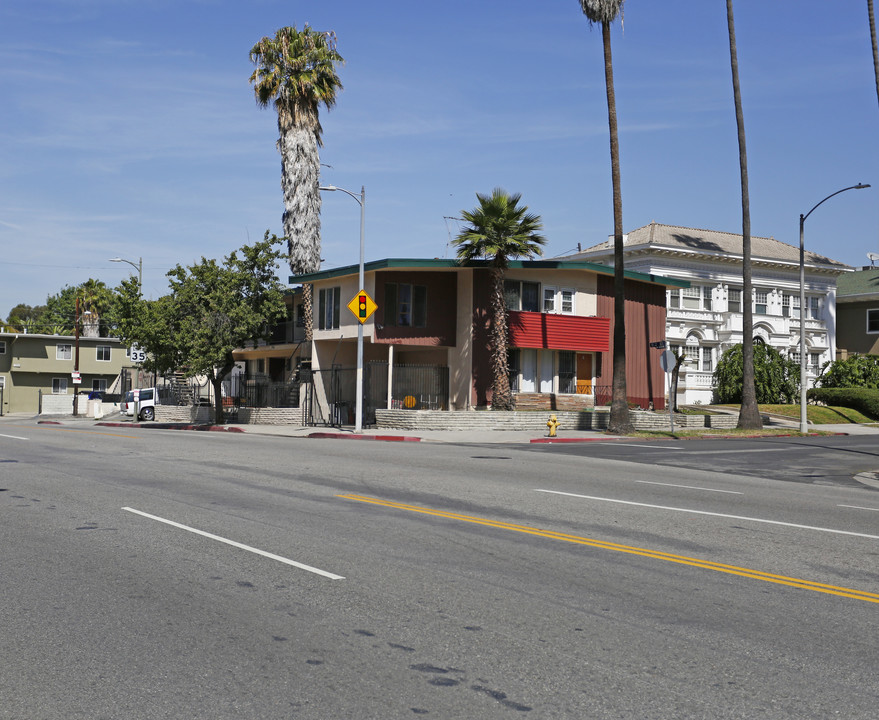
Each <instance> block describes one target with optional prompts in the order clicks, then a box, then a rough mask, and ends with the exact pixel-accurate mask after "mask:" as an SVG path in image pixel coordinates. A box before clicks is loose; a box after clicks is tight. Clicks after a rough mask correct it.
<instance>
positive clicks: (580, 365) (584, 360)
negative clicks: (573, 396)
mask: <svg viewBox="0 0 879 720" xmlns="http://www.w3.org/2000/svg"><path fill="white" fill-rule="evenodd" d="M577 394H578V395H591V394H592V353H577Z"/></svg>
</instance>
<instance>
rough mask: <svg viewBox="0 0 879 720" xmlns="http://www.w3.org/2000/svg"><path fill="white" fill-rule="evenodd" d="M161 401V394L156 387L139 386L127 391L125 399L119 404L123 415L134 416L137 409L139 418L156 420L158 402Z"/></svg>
mask: <svg viewBox="0 0 879 720" xmlns="http://www.w3.org/2000/svg"><path fill="white" fill-rule="evenodd" d="M158 402H159V394H158V392H156V389H155V388H138V389H137V390H129V391H128V392H127V393H125V399H124V400H123V401H122V404H121V405H120V406H119V409H120V410H121V412H122V414H123V415H128V416H130V417H134V412H135V409H137V419H138V420H155V419H156V404H157V403H158Z"/></svg>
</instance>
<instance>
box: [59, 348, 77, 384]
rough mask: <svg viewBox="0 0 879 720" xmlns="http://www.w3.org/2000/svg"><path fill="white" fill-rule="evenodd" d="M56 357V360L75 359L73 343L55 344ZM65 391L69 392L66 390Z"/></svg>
mask: <svg viewBox="0 0 879 720" xmlns="http://www.w3.org/2000/svg"><path fill="white" fill-rule="evenodd" d="M55 359H56V360H73V346H72V345H56V346H55ZM65 392H67V391H66V390H65Z"/></svg>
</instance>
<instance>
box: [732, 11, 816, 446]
mask: <svg viewBox="0 0 879 720" xmlns="http://www.w3.org/2000/svg"><path fill="white" fill-rule="evenodd" d="M726 19H727V25H728V26H729V59H730V67H731V68H732V81H733V97H734V99H735V105H736V127H737V128H738V136H739V171H740V174H741V179H742V305H743V307H742V311H743V313H742V314H743V317H742V407H741V410H740V411H739V423H738V427H740V428H742V429H745V430H754V429H756V428H760V427H763V420H762V419H761V418H760V409H759V408H758V407H757V390H756V386H755V384H754V383H755V375H754V307H753V305H752V302H751V298H752V285H751V200H750V197H749V195H748V152H747V149H746V147H745V120H744V116H743V114H742V91H741V88H740V87H739V59H738V56H737V54H736V27H735V23H734V22H733V5H732V0H726ZM804 312H805V311H804V310H800V313H801V314H802V313H804ZM804 317H805V315H804ZM801 322H803V321H802V320H801Z"/></svg>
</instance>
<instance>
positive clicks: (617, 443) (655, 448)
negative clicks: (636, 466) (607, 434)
mask: <svg viewBox="0 0 879 720" xmlns="http://www.w3.org/2000/svg"><path fill="white" fill-rule="evenodd" d="M595 444H596V445H613V446H614V447H621V446H620V444H619V442H612V443H608V442H599V443H595ZM622 447H627V448H630V447H639V448H649V449H650V450H680V448H679V447H665V446H664V445H658V446H657V445H635V443H626V444H625V445H623V446H622Z"/></svg>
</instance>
